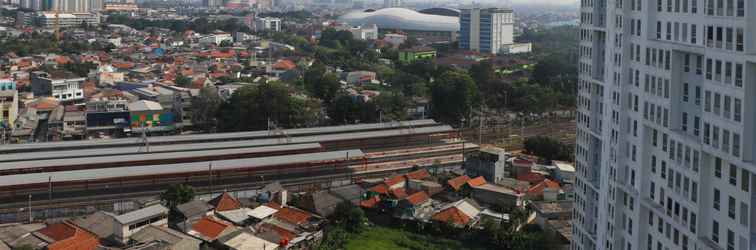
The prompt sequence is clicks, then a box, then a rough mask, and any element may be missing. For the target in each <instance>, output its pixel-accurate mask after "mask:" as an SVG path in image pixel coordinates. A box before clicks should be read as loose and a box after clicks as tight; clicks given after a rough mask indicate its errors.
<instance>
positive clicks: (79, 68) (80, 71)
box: [63, 62, 97, 77]
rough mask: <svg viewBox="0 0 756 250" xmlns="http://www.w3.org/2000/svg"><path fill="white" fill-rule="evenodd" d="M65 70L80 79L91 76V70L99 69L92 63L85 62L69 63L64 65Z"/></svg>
mask: <svg viewBox="0 0 756 250" xmlns="http://www.w3.org/2000/svg"><path fill="white" fill-rule="evenodd" d="M63 68H64V69H66V70H68V71H71V72H72V73H74V74H76V75H77V76H80V77H85V76H87V75H88V74H89V72H90V71H91V70H94V69H97V64H94V63H91V62H85V63H67V64H65V65H63Z"/></svg>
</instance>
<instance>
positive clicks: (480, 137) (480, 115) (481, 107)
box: [478, 105, 483, 147]
mask: <svg viewBox="0 0 756 250" xmlns="http://www.w3.org/2000/svg"><path fill="white" fill-rule="evenodd" d="M478 120H480V127H479V128H478V147H480V145H483V105H480V114H478Z"/></svg>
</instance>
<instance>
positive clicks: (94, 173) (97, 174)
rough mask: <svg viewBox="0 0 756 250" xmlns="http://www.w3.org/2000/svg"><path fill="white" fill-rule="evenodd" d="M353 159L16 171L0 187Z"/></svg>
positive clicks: (298, 157)
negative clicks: (42, 171) (49, 181)
mask: <svg viewBox="0 0 756 250" xmlns="http://www.w3.org/2000/svg"><path fill="white" fill-rule="evenodd" d="M347 155H348V156H349V158H350V159H357V158H361V157H363V156H365V154H364V153H363V152H362V151H361V150H343V151H331V152H322V153H309V154H295V155H284V156H271V157H260V158H253V159H235V160H223V161H212V162H206V161H205V162H191V163H180V164H165V165H146V166H135V167H118V168H105V169H86V170H74V171H61V172H49V173H34V174H19V175H6V176H0V187H3V186H15V185H24V184H36V183H47V182H48V178H52V181H53V182H66V181H85V180H97V179H108V178H119V177H135V176H145V175H160V174H175V173H188V172H204V171H208V166H209V165H210V164H212V169H213V170H230V169H242V168H253V167H262V166H277V165H287V164H296V163H307V162H319V161H329V160H341V159H345V158H346V156H347Z"/></svg>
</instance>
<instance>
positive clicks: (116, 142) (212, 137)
mask: <svg viewBox="0 0 756 250" xmlns="http://www.w3.org/2000/svg"><path fill="white" fill-rule="evenodd" d="M436 124H437V123H436V121H434V120H431V119H426V120H412V121H403V122H400V123H370V124H358V125H345V126H329V127H315V128H298V129H285V130H284V132H285V133H286V134H287V135H289V136H297V135H311V134H327V133H345V132H355V131H362V130H377V129H396V128H398V127H402V128H406V127H408V126H413V127H418V126H429V125H436ZM416 129H419V128H416ZM265 137H270V131H267V130H263V131H248V132H232V133H215V134H196V135H175V136H157V137H150V138H149V140H150V143H153V144H161V143H182V142H183V143H185V142H193V141H221V140H243V139H253V138H265ZM138 142H139V140H137V139H136V138H124V139H104V140H84V141H64V142H45V143H26V144H11V145H2V146H0V153H3V152H8V151H19V150H30V151H41V150H50V149H53V150H54V149H60V148H75V147H97V148H102V147H106V146H109V147H116V146H127V145H135V144H138Z"/></svg>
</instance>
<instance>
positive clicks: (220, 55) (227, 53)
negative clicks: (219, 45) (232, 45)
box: [210, 50, 236, 58]
mask: <svg viewBox="0 0 756 250" xmlns="http://www.w3.org/2000/svg"><path fill="white" fill-rule="evenodd" d="M235 55H236V51H234V50H228V51H219V50H213V51H212V52H210V56H211V57H213V58H232V57H234V56H235Z"/></svg>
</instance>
